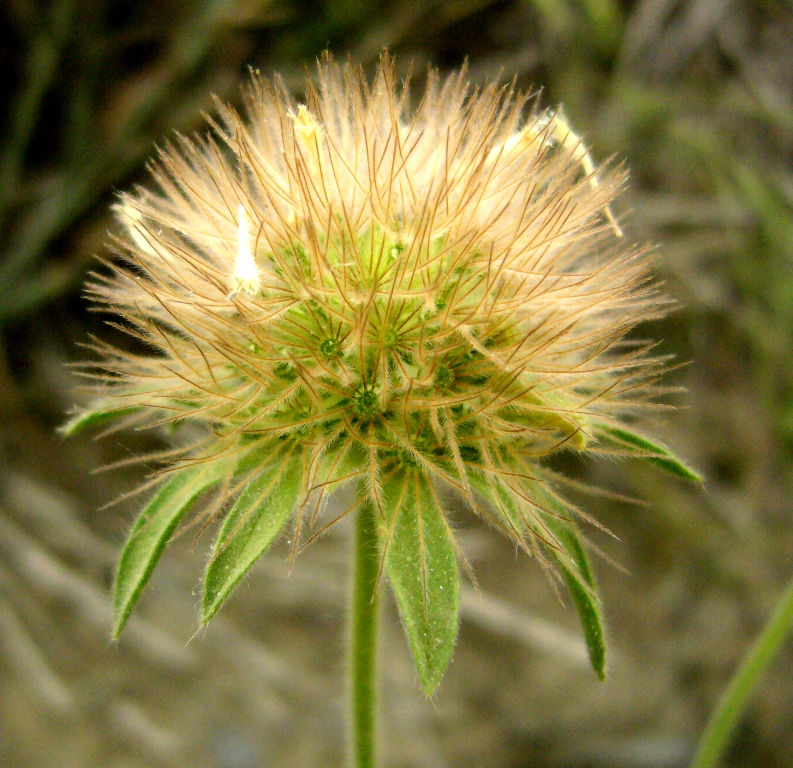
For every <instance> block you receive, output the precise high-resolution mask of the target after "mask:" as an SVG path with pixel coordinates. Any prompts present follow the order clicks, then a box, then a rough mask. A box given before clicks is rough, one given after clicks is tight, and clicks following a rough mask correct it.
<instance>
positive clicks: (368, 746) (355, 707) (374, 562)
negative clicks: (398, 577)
mask: <svg viewBox="0 0 793 768" xmlns="http://www.w3.org/2000/svg"><path fill="white" fill-rule="evenodd" d="M379 567H380V558H379V551H378V545H377V521H376V520H375V513H374V509H373V507H372V505H371V504H369V503H363V504H361V505H360V506H359V508H358V512H357V517H356V526H355V571H354V575H353V589H352V606H351V608H352V611H351V622H350V625H351V630H352V631H351V637H350V648H351V651H352V656H351V659H350V675H351V678H352V680H351V682H352V685H351V690H350V705H351V715H352V723H351V725H352V765H353V766H354V768H374V766H375V719H376V718H375V709H376V695H375V694H376V692H375V686H376V667H377V605H378V601H377V580H378V578H377V577H378V571H379Z"/></svg>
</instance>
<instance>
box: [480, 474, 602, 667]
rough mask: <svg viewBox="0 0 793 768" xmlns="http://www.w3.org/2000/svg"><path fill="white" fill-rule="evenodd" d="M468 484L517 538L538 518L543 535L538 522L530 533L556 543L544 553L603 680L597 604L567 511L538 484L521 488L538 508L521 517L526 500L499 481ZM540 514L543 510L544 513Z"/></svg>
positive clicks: (547, 547)
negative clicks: (572, 607)
mask: <svg viewBox="0 0 793 768" xmlns="http://www.w3.org/2000/svg"><path fill="white" fill-rule="evenodd" d="M469 480H470V481H471V484H472V486H473V487H474V488H475V489H476V490H477V491H479V492H480V493H481V494H482V495H483V496H485V498H487V499H488V500H489V502H490V504H491V506H493V507H494V508H497V509H498V510H499V511H500V514H501V515H502V516H503V518H504V520H505V522H507V523H509V524H511V526H513V527H514V528H515V529H516V531H517V532H518V533H519V534H522V533H523V532H524V531H525V529H526V526H527V525H528V524H529V523H530V522H531V521H532V520H533V519H534V518H537V517H538V516H539V517H540V519H541V521H542V524H543V525H544V526H545V528H546V529H547V530H545V531H543V530H542V528H541V526H540V525H539V523H538V522H537V523H535V524H534V525H532V531H533V532H534V533H535V534H537V535H540V536H543V537H544V538H548V533H549V532H550V534H551V535H552V536H553V537H554V538H555V539H556V541H555V542H553V544H555V545H556V546H551V545H548V546H546V547H545V550H546V551H547V552H548V556H549V557H550V558H551V561H552V562H553V565H554V566H555V567H556V568H557V569H558V571H559V573H561V574H562V576H563V577H564V580H565V583H566V584H567V587H568V589H569V590H570V594H571V595H572V598H573V602H574V603H575V607H576V610H577V611H578V616H579V618H580V620H581V627H582V629H583V631H584V639H585V640H586V644H587V649H588V651H589V660H590V662H591V663H592V668H593V669H594V670H595V674H596V675H597V676H598V677H599V678H600V679H601V680H603V679H604V677H605V670H606V645H605V637H604V632H603V619H602V615H601V610H600V601H599V600H598V597H597V591H596V590H597V587H596V584H595V579H594V577H593V576H592V570H591V569H590V567H589V561H588V559H587V556H586V552H585V551H584V548H583V546H582V545H581V541H580V539H579V536H578V532H577V529H576V525H575V522H573V521H572V520H570V519H568V516H569V514H570V513H569V512H568V510H567V509H566V508H565V507H564V505H563V504H562V502H561V501H559V500H558V499H557V498H555V497H554V496H553V494H551V493H550V492H549V491H548V490H547V489H546V488H544V487H543V486H542V485H541V484H540V483H526V484H525V485H524V492H525V494H526V496H528V497H529V498H531V499H532V500H534V502H535V503H536V505H537V508H536V509H533V510H530V511H528V512H527V513H526V514H521V510H520V506H521V505H523V504H526V502H525V500H523V499H520V498H519V497H517V496H516V494H515V493H514V492H512V491H511V490H509V489H508V488H507V487H506V486H505V485H504V483H502V482H501V481H500V480H498V479H494V480H493V481H492V486H491V484H490V483H488V481H487V478H485V477H482V476H478V475H475V474H473V473H472V474H471V475H469ZM494 497H495V498H494ZM541 510H545V511H546V513H543V512H542V511H541Z"/></svg>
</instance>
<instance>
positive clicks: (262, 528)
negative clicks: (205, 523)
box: [201, 449, 303, 624]
mask: <svg viewBox="0 0 793 768" xmlns="http://www.w3.org/2000/svg"><path fill="white" fill-rule="evenodd" d="M302 479H303V461H302V458H301V456H300V454H299V453H298V451H297V450H296V449H291V450H289V449H286V450H282V451H281V453H280V454H279V455H277V456H275V457H272V458H271V460H270V461H269V463H268V464H266V465H264V466H263V467H262V469H261V471H260V472H259V473H258V474H257V476H256V477H255V478H254V479H253V480H252V481H251V482H250V483H249V484H248V485H247V487H246V488H245V490H243V491H242V493H241V494H240V496H239V498H238V499H237V501H236V502H235V504H234V506H233V507H232V508H231V511H230V512H229V514H228V516H227V517H226V519H225V520H224V521H223V525H222V526H221V529H220V532H219V534H218V537H217V540H216V541H215V547H214V550H213V553H212V559H211V560H210V561H209V565H208V566H207V570H206V575H205V577H204V596H203V600H202V603H201V623H202V624H206V622H208V621H209V620H210V619H211V618H212V617H213V616H214V615H215V614H216V613H217V611H218V609H219V608H220V606H221V605H222V604H223V603H224V602H225V600H226V598H227V597H228V596H229V595H230V594H231V592H232V590H233V589H234V587H235V586H237V584H238V583H239V581H240V579H241V578H242V577H243V576H244V575H245V574H246V573H247V572H248V570H249V569H250V568H251V566H252V565H253V564H254V563H255V562H256V561H257V560H258V559H259V557H261V556H262V554H264V552H265V550H266V549H267V548H268V547H269V546H270V544H272V542H273V540H274V539H275V537H276V536H277V535H278V533H279V532H280V531H281V529H282V528H283V527H284V523H285V522H286V519H287V518H288V517H289V514H290V512H291V511H292V510H293V509H294V507H295V503H296V502H297V499H298V496H299V495H300V490H301V485H302Z"/></svg>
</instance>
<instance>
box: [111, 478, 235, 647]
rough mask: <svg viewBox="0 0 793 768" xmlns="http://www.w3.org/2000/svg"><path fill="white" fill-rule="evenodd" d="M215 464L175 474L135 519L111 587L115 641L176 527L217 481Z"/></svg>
mask: <svg viewBox="0 0 793 768" xmlns="http://www.w3.org/2000/svg"><path fill="white" fill-rule="evenodd" d="M225 469H226V466H225V465H220V464H219V463H218V462H212V463H210V464H206V465H201V466H198V467H192V468H189V469H182V470H180V471H178V472H175V473H174V474H173V475H172V476H171V478H170V479H169V480H168V481H167V482H166V483H165V484H164V485H162V486H160V488H159V489H158V491H157V493H156V494H155V496H154V498H153V499H152V500H151V501H150V502H149V503H148V505H147V506H146V508H145V509H144V510H143V512H141V514H140V515H139V516H138V519H137V520H136V521H135V525H134V526H133V528H132V532H131V533H130V535H129V538H128V539H127V543H126V544H125V545H124V550H123V552H122V553H121V559H120V560H119V563H118V570H117V572H116V581H115V585H114V588H113V614H114V622H113V637H114V638H117V637H118V636H119V635H120V634H121V630H122V629H124V625H125V624H126V623H127V619H128V618H129V614H130V612H131V611H132V608H133V607H134V605H135V603H136V602H137V600H138V598H139V597H140V594H141V592H142V591H143V588H144V587H145V586H146V582H147V581H148V580H149V577H150V576H151V574H152V571H153V570H154V567H155V566H156V565H157V561H158V560H159V559H160V556H161V555H162V553H163V550H164V549H165V545H166V544H167V543H168V540H169V539H170V538H171V535H172V534H173V532H174V530H175V529H176V526H177V525H178V524H179V521H180V520H181V519H182V517H183V516H184V514H185V513H186V512H187V510H188V509H189V508H190V506H191V504H192V503H193V502H194V501H195V500H196V498H197V497H198V496H199V495H200V494H201V493H203V492H204V491H206V490H207V489H208V488H209V487H210V486H212V485H214V484H215V483H217V482H219V480H220V478H221V477H222V476H223V474H224V472H225Z"/></svg>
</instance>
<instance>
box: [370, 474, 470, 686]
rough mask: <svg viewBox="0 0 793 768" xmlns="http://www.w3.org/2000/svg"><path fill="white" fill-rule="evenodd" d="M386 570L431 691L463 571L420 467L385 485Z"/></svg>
mask: <svg viewBox="0 0 793 768" xmlns="http://www.w3.org/2000/svg"><path fill="white" fill-rule="evenodd" d="M383 499H384V511H385V513H386V520H385V521H384V522H383V526H384V528H385V530H384V536H385V537H386V540H388V537H389V531H390V541H388V551H387V555H386V571H387V573H388V578H389V580H390V581H391V586H392V587H393V589H394V594H395V595H396V599H397V604H398V606H399V612H400V615H401V617H402V625H403V627H404V628H405V632H406V634H407V636H408V641H409V643H410V648H411V651H412V652H413V658H414V660H415V662H416V669H417V670H418V673H419V677H420V678H421V683H422V686H423V687H424V692H425V693H426V694H427V696H431V695H432V692H433V691H434V690H435V688H436V687H437V685H438V683H439V682H440V679H441V676H442V675H443V671H444V670H445V669H446V665H447V664H448V663H449V659H450V658H451V655H452V651H453V650H454V642H455V639H456V637H457V617H458V612H459V607H460V574H459V571H458V568H457V556H456V552H455V548H454V542H453V541H452V538H451V533H450V531H449V529H448V527H447V524H446V520H445V518H444V514H443V510H442V509H441V506H440V503H439V501H438V498H437V496H436V494H435V491H434V489H433V488H432V486H431V485H430V483H429V482H428V481H427V479H426V478H425V477H424V476H423V475H422V474H421V473H420V472H417V471H409V472H404V473H398V474H397V475H396V477H394V478H392V479H391V480H389V481H388V482H387V483H386V484H385V487H384V488H383Z"/></svg>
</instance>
